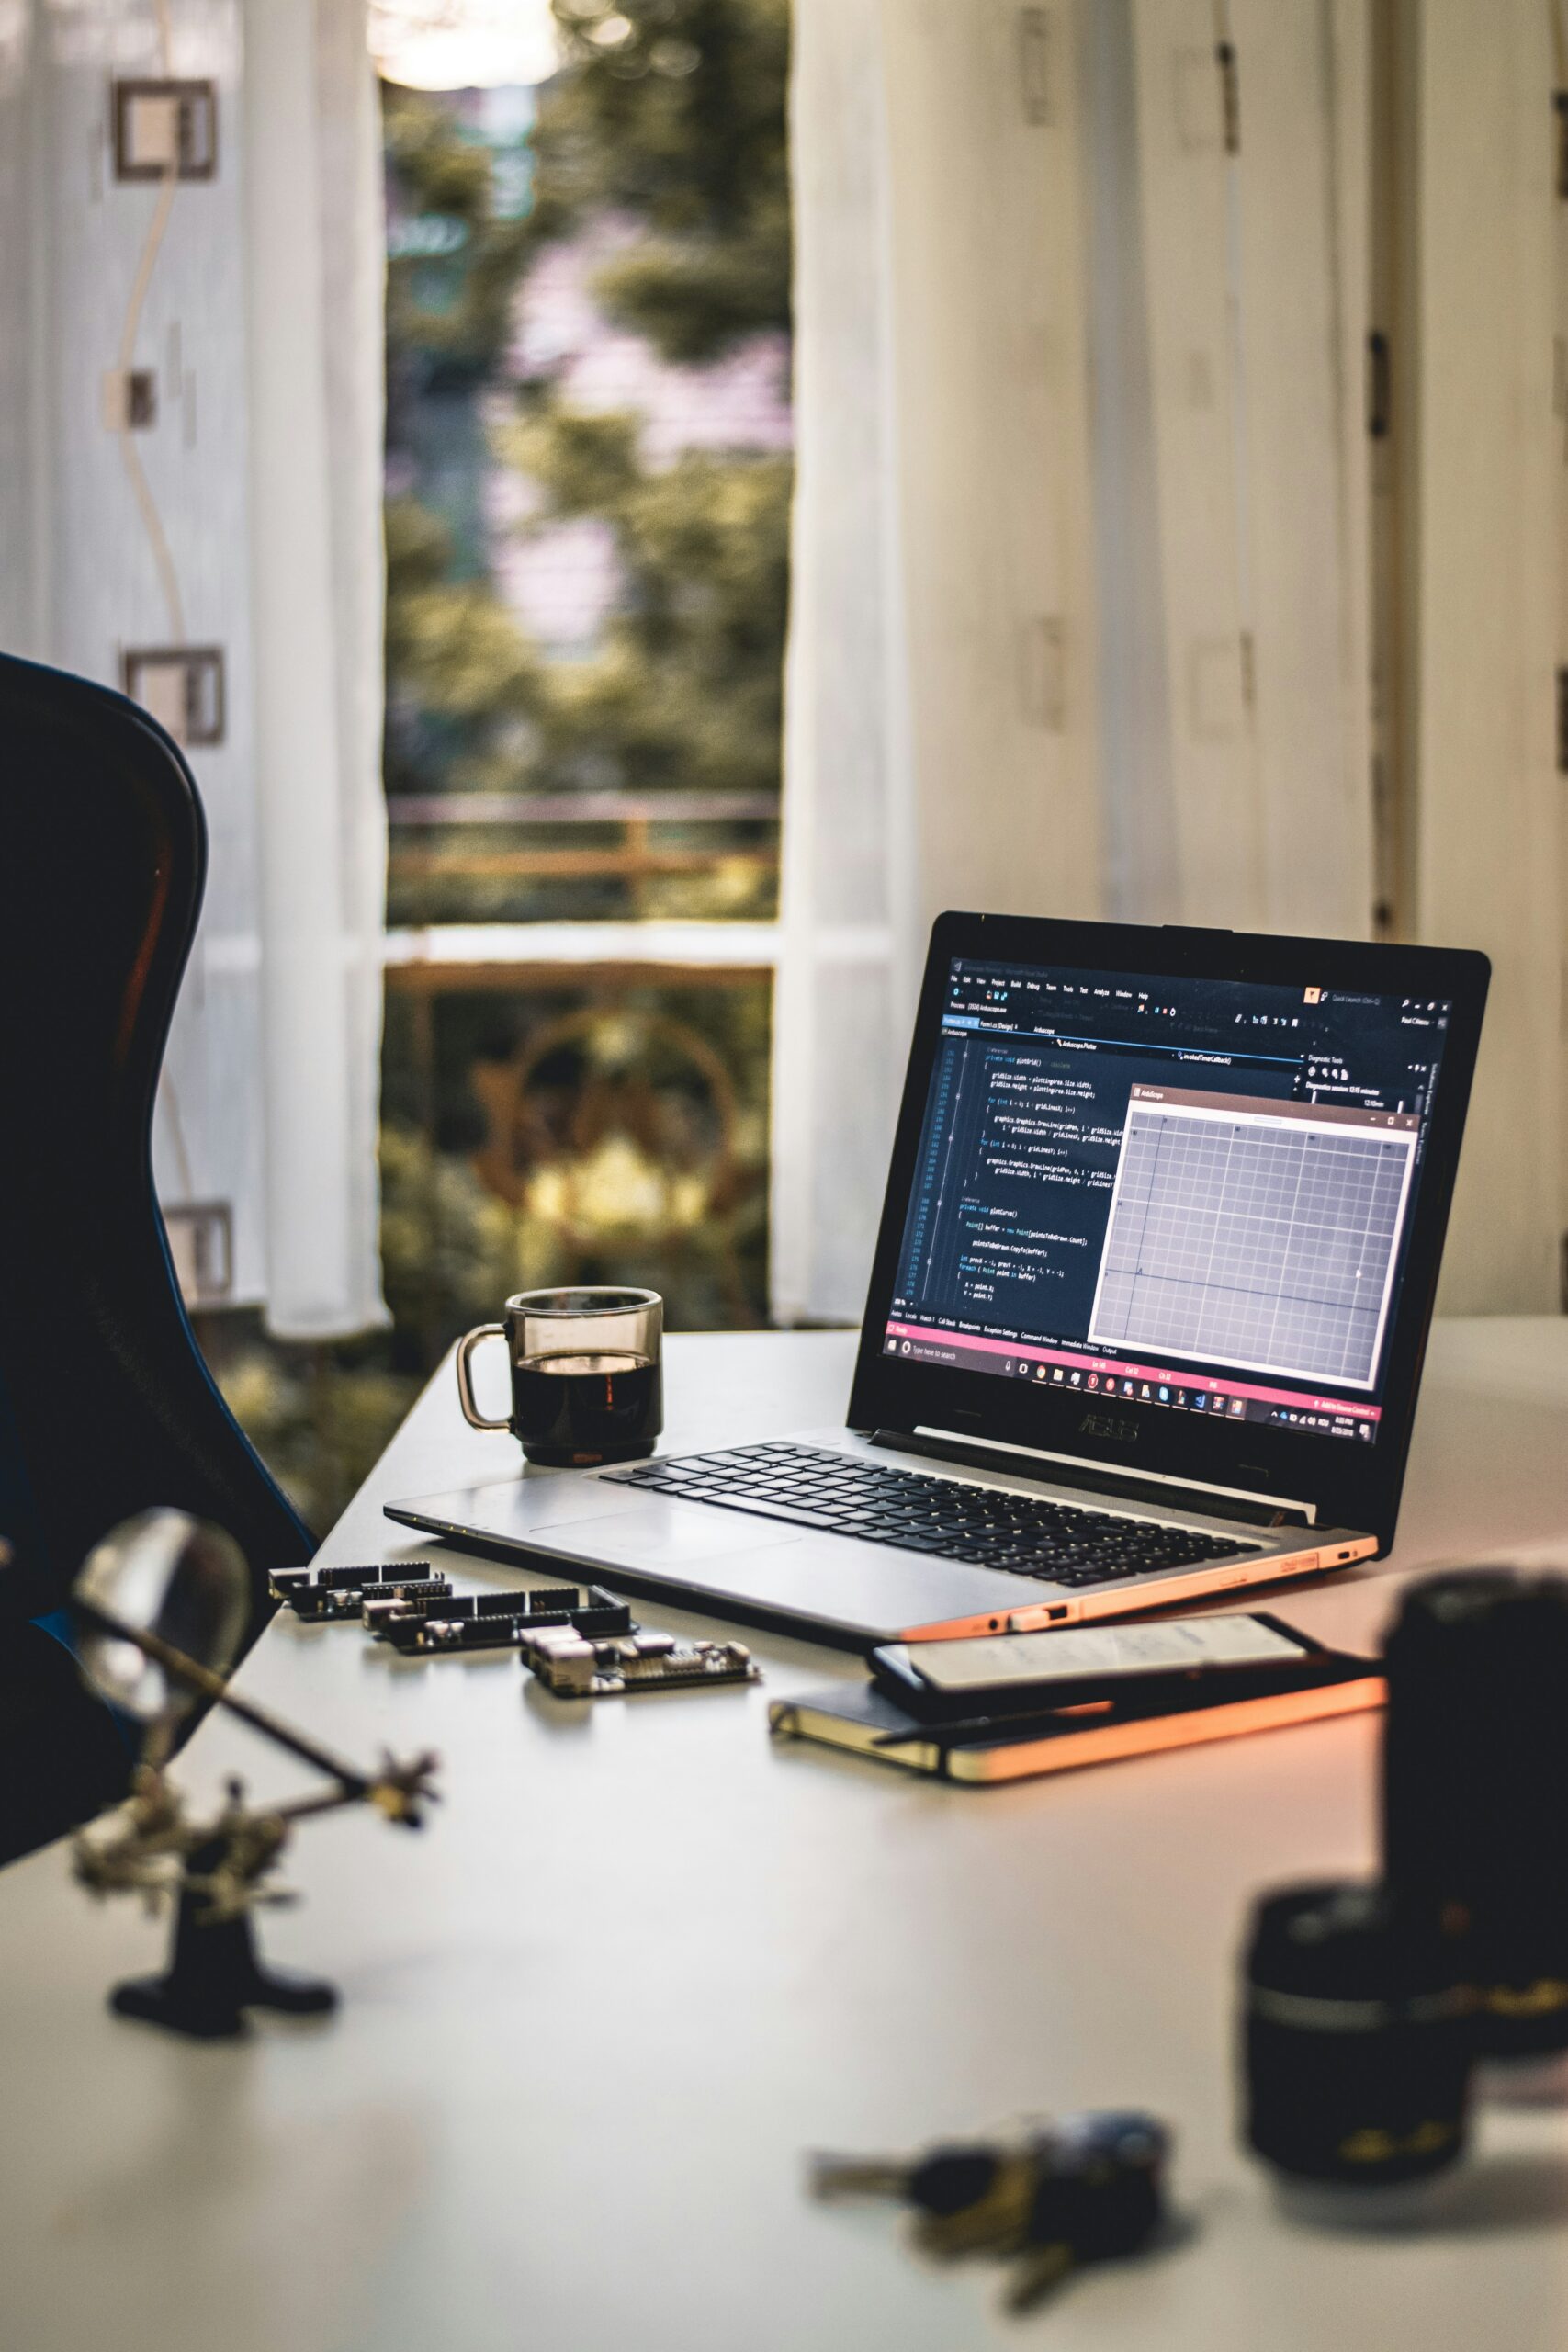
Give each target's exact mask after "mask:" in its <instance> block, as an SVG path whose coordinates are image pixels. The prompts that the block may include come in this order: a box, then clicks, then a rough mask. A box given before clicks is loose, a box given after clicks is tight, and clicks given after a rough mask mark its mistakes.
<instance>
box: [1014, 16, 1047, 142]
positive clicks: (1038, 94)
mask: <svg viewBox="0 0 1568 2352" xmlns="http://www.w3.org/2000/svg"><path fill="white" fill-rule="evenodd" d="M1018 74H1019V82H1020V85H1021V90H1022V95H1023V119H1024V120H1025V122H1028V123H1033V124H1036V125H1039V124H1042V123H1048V122H1049V121H1050V119H1051V12H1050V10H1049V9H1048V8H1021V9H1020V10H1019V12H1018Z"/></svg>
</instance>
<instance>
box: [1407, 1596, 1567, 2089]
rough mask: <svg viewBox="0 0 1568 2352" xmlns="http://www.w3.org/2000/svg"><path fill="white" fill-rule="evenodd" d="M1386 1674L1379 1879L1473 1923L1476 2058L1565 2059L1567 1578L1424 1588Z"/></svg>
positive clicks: (1470, 1963)
mask: <svg viewBox="0 0 1568 2352" xmlns="http://www.w3.org/2000/svg"><path fill="white" fill-rule="evenodd" d="M1385 1671H1386V1674H1387V1678H1388V1712H1387V1716H1386V1719H1385V1724H1384V1734H1383V1779H1382V1832H1383V1867H1384V1871H1385V1873H1386V1875H1387V1878H1388V1880H1389V1881H1390V1883H1391V1884H1393V1885H1394V1886H1396V1887H1398V1888H1399V1889H1400V1891H1401V1893H1402V1894H1407V1895H1409V1896H1411V1897H1413V1898H1415V1899H1416V1900H1418V1901H1423V1902H1425V1903H1426V1904H1427V1905H1428V1906H1437V1907H1438V1908H1442V1907H1444V1906H1450V1907H1453V1906H1457V1907H1459V1908H1461V1909H1462V1910H1463V1911H1464V1912H1465V1913H1467V1914H1468V1917H1469V1937H1468V1942H1467V1947H1466V1953H1465V1973H1466V1975H1467V1976H1468V1977H1469V1979H1470V1981H1471V1982H1472V1984H1473V1985H1474V1987H1475V1992H1476V1999H1477V2007H1476V2018H1475V2041H1476V2049H1477V2052H1478V2054H1480V2055H1482V2056H1485V2057H1489V2058H1497V2059H1525V2058H1532V2057H1541V2056H1546V2055H1549V2054H1551V2053H1553V2052H1559V2051H1562V2050H1564V2049H1568V1580H1565V1579H1563V1578H1562V1577H1552V1576H1541V1575H1533V1574H1528V1573H1525V1572H1522V1571H1519V1570H1514V1569H1506V1568H1475V1569H1466V1570H1464V1571H1463V1572H1461V1573H1458V1574H1454V1575H1450V1576H1442V1577H1428V1578H1427V1579H1426V1580H1425V1581H1424V1582H1423V1583H1421V1584H1419V1585H1416V1586H1415V1587H1413V1588H1412V1589H1411V1590H1410V1591H1409V1592H1408V1593H1407V1594H1406V1596H1405V1599H1404V1605H1403V1607H1402V1609H1401V1611H1400V1613H1399V1617H1398V1619H1397V1621H1396V1623H1395V1624H1394V1626H1393V1630H1392V1632H1391V1633H1390V1634H1389V1637H1388V1641H1387V1644H1386V1645H1385Z"/></svg>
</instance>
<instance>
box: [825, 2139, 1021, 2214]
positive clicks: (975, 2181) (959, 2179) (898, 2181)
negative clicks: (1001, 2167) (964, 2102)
mask: <svg viewBox="0 0 1568 2352" xmlns="http://www.w3.org/2000/svg"><path fill="white" fill-rule="evenodd" d="M999 2161H1000V2159H999V2157H998V2154H997V2151H996V2149H995V2148H991V2147H984V2146H968V2145H965V2144H963V2143H953V2144H951V2145H948V2146H942V2147H935V2148H931V2149H929V2150H928V2151H927V2153H926V2154H924V2155H923V2156H917V2157H914V2158H904V2157H899V2156H829V2155H815V2156H812V2157H810V2158H809V2159H808V2179H809V2186H810V2189H811V2194H812V2195H813V2197H817V2198H821V2199H833V2198H839V2197H883V2198H889V2199H896V2200H897V2202H898V2203H900V2204H903V2205H913V2206H914V2207H916V2208H917V2210H918V2211H920V2212H923V2213H931V2214H933V2215H951V2214H953V2213H958V2212H962V2211H963V2210H964V2207H965V2206H968V2205H975V2204H977V2203H978V2202H979V2200H980V2199H982V2198H983V2197H984V2196H985V2195H986V2194H987V2190H988V2189H989V2188H991V2187H992V2185H993V2183H994V2181H995V2179H996V2174H997V2166H998V2163H999Z"/></svg>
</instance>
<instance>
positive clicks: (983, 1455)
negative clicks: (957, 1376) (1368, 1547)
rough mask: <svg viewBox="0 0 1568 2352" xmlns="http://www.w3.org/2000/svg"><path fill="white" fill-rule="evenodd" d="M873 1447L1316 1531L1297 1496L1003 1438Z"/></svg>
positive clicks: (918, 1433) (949, 1435)
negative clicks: (1013, 1442)
mask: <svg viewBox="0 0 1568 2352" xmlns="http://www.w3.org/2000/svg"><path fill="white" fill-rule="evenodd" d="M871 1442H872V1444H873V1445H885V1446H888V1447H894V1448H897V1450H898V1451H899V1452H901V1453H927V1454H931V1455H932V1456H933V1457H935V1458H936V1459H939V1460H941V1461H943V1462H961V1463H964V1464H966V1465H967V1467H968V1468H970V1469H972V1470H1012V1471H1015V1472H1016V1473H1017V1474H1018V1475H1019V1476H1021V1477H1029V1476H1035V1477H1039V1476H1042V1474H1043V1471H1044V1470H1045V1469H1047V1468H1048V1470H1049V1474H1050V1476H1051V1479H1052V1482H1053V1484H1055V1485H1057V1486H1063V1487H1087V1488H1089V1490H1090V1491H1091V1492H1093V1493H1096V1494H1104V1495H1120V1496H1121V1497H1122V1498H1123V1499H1124V1500H1127V1501H1132V1502H1145V1503H1155V1504H1157V1505H1159V1506H1160V1507H1161V1508H1163V1509H1164V1510H1174V1509H1176V1508H1178V1507H1179V1505H1181V1504H1182V1503H1186V1504H1187V1505H1188V1507H1189V1508H1190V1510H1201V1511H1203V1512H1205V1513H1206V1514H1208V1515H1209V1516H1211V1517H1215V1518H1220V1519H1235V1520H1239V1521H1242V1522H1243V1523H1244V1524H1245V1525H1246V1526H1248V1527H1315V1526H1316V1524H1317V1505H1316V1504H1315V1503H1312V1502H1303V1501H1301V1500H1299V1499H1298V1498H1295V1497H1294V1496H1281V1495H1259V1494H1255V1493H1253V1492H1252V1491H1250V1490H1249V1489H1248V1488H1247V1487H1221V1486H1215V1485H1212V1484H1211V1483H1210V1482H1209V1481H1208V1480H1206V1479H1202V1478H1179V1477H1175V1476H1172V1475H1171V1474H1170V1473H1168V1472H1167V1471H1164V1470H1122V1469H1117V1468H1113V1467H1112V1466H1111V1464H1108V1463H1104V1462H1092V1461H1089V1459H1087V1457H1086V1456H1084V1455H1083V1454H1080V1453H1047V1452H1046V1451H1045V1450H1044V1448H1043V1447H1040V1446H1033V1445H1008V1444H1005V1443H1004V1442H1002V1441H1001V1440H1000V1439H998V1438H987V1437H973V1436H971V1437H964V1436H962V1435H960V1433H959V1432H958V1431H957V1430H938V1429H927V1428H924V1427H921V1428H919V1429H916V1430H872V1431H871Z"/></svg>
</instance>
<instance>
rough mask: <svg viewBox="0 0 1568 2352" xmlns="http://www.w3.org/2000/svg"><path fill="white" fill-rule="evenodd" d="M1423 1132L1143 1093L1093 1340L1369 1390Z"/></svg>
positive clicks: (1333, 1110)
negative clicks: (1417, 1139) (1417, 1150)
mask: <svg viewBox="0 0 1568 2352" xmlns="http://www.w3.org/2000/svg"><path fill="white" fill-rule="evenodd" d="M1419 1126H1420V1121H1419V1119H1417V1118H1416V1117H1415V1116H1410V1115H1400V1114H1393V1113H1390V1112H1387V1111H1378V1112H1368V1111H1362V1110H1354V1109H1348V1108H1338V1107H1324V1106H1319V1105H1314V1104H1308V1103H1280V1102H1278V1101H1274V1100H1269V1099H1259V1100H1249V1099H1248V1098H1247V1097H1246V1096H1243V1095H1217V1094H1205V1093H1202V1092H1199V1091H1189V1090H1184V1089H1177V1088H1156V1087H1141V1086H1134V1088H1133V1089H1132V1091H1131V1095H1130V1099H1129V1102H1128V1106H1127V1115H1126V1123H1125V1126H1124V1128H1123V1131H1122V1145H1121V1151H1120V1154H1119V1158H1118V1162H1117V1170H1116V1178H1115V1189H1114V1192H1113V1194H1112V1198H1111V1215H1110V1217H1109V1219H1108V1221H1107V1225H1106V1231H1105V1243H1104V1248H1103V1250H1102V1253H1101V1256H1100V1275H1099V1281H1098V1283H1097V1285H1096V1290H1095V1299H1094V1306H1093V1309H1092V1312H1091V1316H1090V1322H1089V1337H1090V1339H1091V1340H1095V1341H1098V1342H1100V1343H1101V1344H1109V1345H1112V1346H1118V1347H1135V1348H1157V1349H1159V1350H1160V1351H1162V1352H1163V1353H1165V1354H1167V1355H1171V1356H1176V1357H1179V1358H1188V1359H1190V1360H1193V1361H1201V1362H1213V1363H1229V1364H1233V1365H1235V1366H1236V1367H1237V1368H1239V1369H1245V1370H1250V1371H1257V1372H1265V1373H1274V1374H1282V1375H1286V1374H1288V1375H1293V1376H1296V1377H1299V1378H1309V1379H1314V1380H1326V1381H1333V1382H1336V1383H1343V1384H1344V1385H1347V1386H1351V1387H1360V1388H1370V1387H1371V1385H1372V1381H1373V1376H1374V1374H1375V1371H1376V1367H1377V1363H1378V1357H1379V1351H1380V1349H1381V1346H1382V1335H1383V1329H1384V1326H1385V1324H1386V1322H1387V1317H1388V1311H1389V1303H1390V1294H1391V1291H1392V1288H1393V1274H1394V1268H1395V1263H1396V1261H1397V1257H1398V1248H1399V1238H1400V1233H1401V1230H1402V1227H1403V1224H1404V1209H1405V1204H1406V1202H1407V1200H1408V1198H1409V1193H1410V1181H1411V1171H1412V1169H1413V1166H1414V1162H1415V1152H1416V1138H1417V1134H1418V1130H1419Z"/></svg>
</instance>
